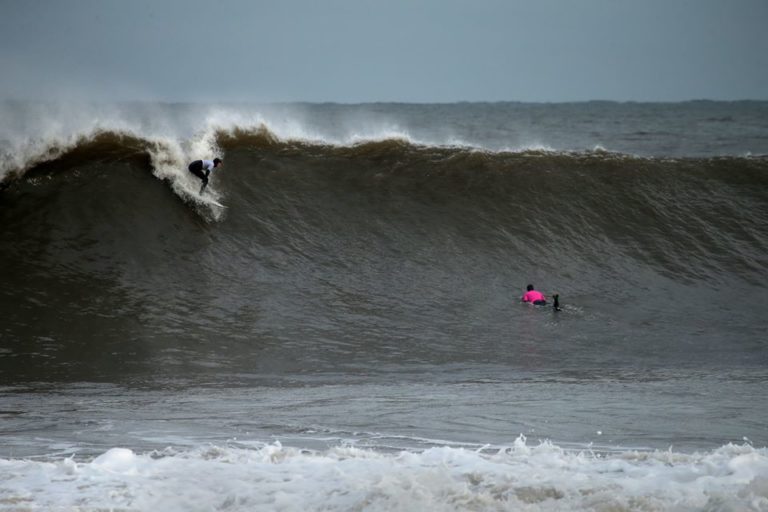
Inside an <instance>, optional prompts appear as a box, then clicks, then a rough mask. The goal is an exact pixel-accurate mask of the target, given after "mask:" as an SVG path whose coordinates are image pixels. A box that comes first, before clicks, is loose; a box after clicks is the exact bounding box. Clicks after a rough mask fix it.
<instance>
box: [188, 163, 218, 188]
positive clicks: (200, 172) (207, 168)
mask: <svg viewBox="0 0 768 512" xmlns="http://www.w3.org/2000/svg"><path fill="white" fill-rule="evenodd" d="M222 165H224V161H223V160H222V159H221V158H214V159H213V160H195V161H194V162H192V163H191V164H189V167H188V169H189V172H191V173H192V174H194V175H195V176H197V177H198V178H200V179H201V180H203V186H202V187H200V195H203V191H204V190H205V186H206V185H208V176H209V175H210V174H211V171H212V170H214V169H218V168H219V167H221V166H222Z"/></svg>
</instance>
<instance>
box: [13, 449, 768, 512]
mask: <svg viewBox="0 0 768 512" xmlns="http://www.w3.org/2000/svg"><path fill="white" fill-rule="evenodd" d="M0 473H1V474H2V475H3V481H2V485H0V508H2V507H4V506H5V507H7V506H23V507H25V508H29V509H41V510H42V509H45V510H69V509H78V510H83V509H85V510H89V509H113V508H114V509H120V510H123V509H125V510H137V511H144V510H147V511H149V510H164V511H168V512H173V511H190V510H234V511H240V510H243V511H245V510H249V511H250V510H297V511H303V510H438V511H439V510H445V511H452V510H531V511H534V510H536V511H548V510H670V509H674V510H701V509H705V510H709V509H711V510H768V450H766V449H764V448H763V449H758V448H754V447H752V446H749V445H740V446H736V445H726V446H723V447H721V448H719V449H716V450H713V451H711V452H706V453H694V454H683V453H675V452H672V451H666V452H658V451H657V452H624V453H616V454H610V455H602V456H601V455H598V454H594V453H591V452H583V451H582V452H574V451H568V450H564V449H562V448H560V447H558V446H556V445H553V444H551V443H548V442H544V443H541V444H539V445H535V446H533V445H528V444H527V443H526V442H525V439H524V438H522V437H521V438H519V439H517V440H516V441H515V442H514V443H513V444H512V445H511V446H509V447H507V448H504V449H501V450H498V451H497V452H494V453H483V452H481V451H473V450H468V449H463V448H455V447H438V448H432V449H428V450H425V451H422V452H409V451H405V452H399V453H380V452H375V451H370V450H361V449H358V448H354V447H344V446H340V447H336V448H331V449H328V450H325V451H319V452H318V451H309V450H301V449H297V448H287V447H283V446H281V445H280V444H279V443H275V444H268V445H262V446H261V447H259V448H256V449H244V448H242V447H215V446H210V447H201V448H198V449H194V450H189V451H175V450H171V449H168V450H165V451H164V452H161V453H157V452H154V453H149V454H137V453H134V452H133V451H131V450H128V449H125V448H113V449H111V450H109V451H107V452H106V453H104V454H102V455H100V456H98V457H96V458H95V459H93V460H91V461H83V462H75V461H74V460H72V459H63V460H56V461H50V462H38V461H28V460H0Z"/></svg>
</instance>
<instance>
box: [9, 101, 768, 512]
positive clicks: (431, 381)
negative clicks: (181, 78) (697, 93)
mask: <svg viewBox="0 0 768 512" xmlns="http://www.w3.org/2000/svg"><path fill="white" fill-rule="evenodd" d="M0 155H2V159H0V179H1V180H2V182H1V183H2V185H0V188H1V191H0V247H2V252H0V278H1V284H2V287H0V311H1V312H2V315H1V317H0V510H132V511H133V510H137V511H154V510H167V511H177V510H178V511H188V510H201V511H202V510H206V511H207V510H249V511H250V510H605V511H608V510H611V511H613V510H638V511H647V510H768V448H766V447H767V446H768V427H767V426H766V425H768V412H766V411H768V398H766V394H767V393H766V391H767V390H768V386H766V384H767V383H768V341H767V340H768V336H766V332H768V320H766V315H765V313H764V311H763V307H764V304H765V303H766V302H768V292H767V291H766V283H767V282H768V256H767V254H768V227H766V226H768V103H765V102H735V103H724V102H707V101H698V102H688V103H673V104H634V103H628V104H620V103H610V102H593V103H577V104H521V103H489V104H475V103H470V104H448V105H444V104H443V105H441V104H434V105H432V104H429V105H412V104H362V105H336V104H277V105H274V104H273V105H235V104H227V105H199V104H197V105H191V104H147V103H132V104H79V105H72V104H55V103H18V102H6V103H3V104H2V105H1V106H0ZM214 156H220V157H221V158H223V159H224V161H225V165H224V167H223V168H221V169H219V170H216V171H214V173H213V174H212V178H211V183H210V190H209V191H208V192H206V194H205V195H203V196H200V195H199V194H198V190H199V181H196V178H194V176H192V175H191V174H190V173H189V172H188V171H187V170H186V166H187V164H188V163H189V162H190V161H192V160H195V159H200V158H213V157H214ZM212 200H215V201H218V202H219V203H221V204H223V205H225V208H222V207H219V206H217V205H215V204H213V203H212ZM529 283H532V284H535V285H536V287H537V288H538V289H540V290H542V291H543V292H544V293H545V294H546V295H547V296H548V298H550V301H551V299H552V296H553V295H554V294H556V293H557V294H559V297H560V304H561V307H562V309H561V311H555V310H554V309H553V308H552V307H551V306H547V307H532V306H528V305H525V304H521V303H520V296H521V295H522V293H523V292H524V289H525V286H526V285H527V284H529Z"/></svg>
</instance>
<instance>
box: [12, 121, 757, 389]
mask: <svg viewBox="0 0 768 512" xmlns="http://www.w3.org/2000/svg"><path fill="white" fill-rule="evenodd" d="M209 139H210V147H215V148H216V149H217V151H219V152H220V153H219V154H224V155H226V168H225V170H222V171H216V173H215V175H214V178H213V179H212V185H211V189H212V190H213V192H212V193H213V194H214V195H215V197H218V198H219V199H220V200H221V201H223V202H224V203H225V204H226V206H227V207H228V209H226V210H224V209H221V208H217V207H213V206H210V205H207V204H205V203H201V202H200V200H199V199H198V198H197V192H196V190H197V188H196V187H195V186H194V184H193V180H192V178H191V177H190V176H188V174H189V173H188V172H187V171H185V170H184V161H183V160H180V158H179V157H178V155H176V156H173V155H174V153H173V151H170V150H169V149H168V147H166V146H162V144H159V143H158V142H157V141H156V140H154V139H148V138H141V137H137V136H134V135H129V134H126V133H123V132H101V133H98V134H96V135H94V136H93V137H90V138H86V139H83V140H80V141H78V142H77V143H76V144H75V145H74V146H73V147H72V148H71V149H68V150H66V151H64V152H62V153H61V154H60V155H58V156H57V157H56V158H53V159H52V160H49V161H46V162H43V163H39V164H37V165H36V166H34V167H32V168H31V169H29V170H28V171H27V172H26V174H24V178H22V179H18V180H15V181H12V182H11V184H10V185H9V186H8V188H7V190H5V192H4V193H3V207H2V209H1V211H0V214H1V215H2V219H0V220H1V221H2V224H3V227H4V229H3V240H2V242H3V246H4V247H5V250H4V251H3V257H2V262H0V263H2V266H3V268H4V269H6V271H7V272H8V274H7V275H8V278H7V280H6V282H7V283H8V286H7V287H6V292H5V294H4V299H3V300H4V302H5V304H4V307H5V309H6V310H7V311H10V315H8V318H9V319H10V320H11V327H10V328H9V329H8V330H7V335H6V336H7V337H8V338H9V339H10V340H11V342H12V343H21V340H26V339H28V338H29V337H30V336H32V337H36V336H45V334H44V333H45V332H48V330H49V329H50V330H52V331H53V332H59V331H60V329H62V328H65V324H66V321H65V319H66V318H69V317H70V315H73V314H74V315H78V316H81V315H83V314H84V312H87V313H88V314H87V317H88V319H87V320H86V322H96V323H97V324H98V325H102V326H103V327H107V328H109V329H112V328H117V329H118V331H116V332H115V340H114V343H115V344H117V345H121V344H122V343H123V335H124V334H125V333H124V332H123V331H122V329H123V328H125V327H126V326H127V328H128V329H129V330H136V333H135V335H136V336H137V337H138V338H143V337H144V336H150V337H151V338H154V337H156V336H161V337H173V336H175V335H176V334H177V333H179V332H183V333H184V334H185V335H188V336H191V337H193V338H199V339H200V340H209V336H212V335H214V333H215V336H216V337H219V336H225V337H229V336H231V337H235V338H237V339H250V338H251V337H256V338H259V339H263V340H271V342H273V343H278V344H280V345H281V346H282V344H285V343H288V344H296V343H299V344H300V345H302V346H303V344H305V343H306V344H309V345H311V346H312V347H317V346H319V345H314V344H313V343H314V341H318V343H321V344H322V343H330V344H331V345H332V346H334V347H336V349H338V350H340V351H341V352H339V353H336V352H334V351H329V352H321V353H315V352H314V351H315V349H314V348H313V349H311V350H309V352H308V353H307V354H312V356H311V357H313V358H317V359H313V361H315V362H313V363H312V364H313V365H315V364H316V363H317V362H318V361H322V362H324V365H327V367H328V368H331V367H333V366H335V365H336V364H337V363H338V360H337V359H336V357H337V356H339V354H346V355H345V356H344V357H347V356H349V357H350V358H351V359H352V360H357V359H358V358H362V360H368V363H370V361H371V360H380V359H383V360H395V361H397V360H398V358H400V357H405V358H406V359H411V358H415V360H433V359H435V358H438V359H441V358H444V359H445V360H447V361H451V360H466V359H470V360H472V359H479V360H487V359H490V358H494V359H495V358H502V359H504V356H503V355H499V351H498V350H496V349H493V350H490V351H488V350H487V349H486V348H481V347H483V346H484V344H486V343H491V344H492V345H493V344H496V343H499V342H500V340H502V339H505V338H506V336H507V335H506V334H505V333H506V332H507V331H508V329H509V327H510V321H512V320H511V318H514V317H516V316H519V315H522V314H524V312H522V311H520V310H519V309H516V308H515V303H516V301H517V298H518V297H519V295H520V294H521V290H523V288H524V286H525V285H526V284H527V283H528V282H533V283H535V284H536V285H537V286H540V287H542V288H543V290H544V291H545V293H546V294H548V295H551V293H552V292H555V291H558V292H560V293H561V294H562V296H563V298H564V299H565V301H566V302H567V303H568V304H569V305H570V307H571V308H573V309H572V311H571V314H572V315H573V316H574V317H575V318H578V322H579V325H580V329H584V331H583V332H579V330H578V329H577V330H576V331H574V332H570V333H566V332H563V333H560V334H559V335H562V336H565V337H566V338H569V337H571V336H573V337H576V338H578V337H581V336H587V337H589V338H592V339H594V338H599V339H602V338H605V339H608V338H610V339H613V338H615V337H617V336H618V337H626V339H627V340H628V341H627V343H626V344H623V345H620V346H619V347H614V348H616V350H617V352H618V353H619V354H622V353H624V351H626V352H627V353H628V354H630V357H629V359H627V360H630V361H631V360H634V359H633V358H634V357H636V356H638V357H641V358H642V359H643V360H645V361H648V362H650V363H653V364H660V363H661V362H662V361H665V362H666V363H665V364H678V363H680V362H684V361H689V362H690V361H691V359H690V354H689V350H690V344H694V345H695V346H696V347H697V349H696V351H695V352H696V354H697V355H696V356H695V357H694V358H693V359H694V360H697V359H698V358H700V359H701V361H699V362H702V361H704V362H707V361H709V362H713V361H717V360H720V359H719V358H722V357H725V358H727V359H728V360H732V361H735V362H745V361H750V360H753V358H754V357H758V358H760V360H761V361H762V360H763V359H764V357H765V354H764V353H763V352H762V351H758V352H756V350H757V349H758V348H759V347H762V341H759V340H761V339H762V334H759V333H762V329H763V327H765V324H764V322H763V321H762V320H760V318H762V315H761V314H759V310H760V308H761V300H760V299H761V298H764V283H765V280H766V277H767V276H768V258H766V254H768V240H767V239H766V232H765V226H766V225H768V159H766V158H765V157H735V156H723V157H710V158H648V157H636V156H628V155H624V154H618V153H611V152H607V151H604V150H599V151H590V152H556V151H543V150H527V151H522V152H506V151H500V152H492V151H484V150H477V149H472V148H464V147H440V146H425V145H419V144H414V143H412V142H409V141H407V140H402V139H384V140H376V141H370V142H361V143H357V144H352V145H347V146H343V145H341V146H340V145H332V144H327V143H315V142H308V141H305V140H283V139H281V138H279V137H277V136H276V135H275V134H274V133H273V132H271V131H269V130H268V129H267V128H266V127H263V126H262V127H260V128H256V129H249V130H246V129H240V128H237V129H233V130H226V131H224V130H218V131H215V132H213V133H212V135H210V137H209ZM158 147H159V149H158ZM180 154H181V153H180ZM163 155H165V156H168V155H171V156H173V157H172V158H171V157H169V158H167V159H165V160H163ZM158 169H160V170H158ZM153 175H154V176H153ZM156 177H162V178H163V179H162V180H157V179H156ZM180 184H186V185H184V187H182V186H181V185H180ZM169 185H170V186H169ZM171 191H176V192H177V194H178V195H174V194H173V193H172V192H171ZM179 191H181V192H182V193H179ZM190 191H194V192H190ZM179 199H182V200H179ZM211 221H213V223H211ZM73 286H82V288H81V289H80V293H81V295H80V296H79V297H77V298H74V297H70V295H71V293H72V292H71V290H72V287H73ZM65 297H66V298H65ZM566 298H567V299H566ZM19 300H23V301H31V304H33V306H32V307H31V308H27V307H20V306H19V304H18V301H19ZM149 303H153V304H161V305H162V307H161V308H159V309H157V308H150V309H148V304H149ZM35 304H36V305H37V306H35ZM42 304H46V305H50V306H51V307H50V309H49V310H46V314H45V319H44V321H42V322H40V321H39V318H38V316H36V315H38V314H39V310H38V306H40V305H42ZM131 311H132V312H134V313H138V314H140V315H141V316H142V317H145V319H144V320H142V321H141V323H140V324H135V323H134V322H133V321H131V320H130V319H129V318H128V315H129V314H130V313H129V312H131ZM510 315H511V317H510ZM114 317H117V319H118V320H119V321H117V323H116V324H113V323H112V322H111V321H107V320H99V319H104V318H113V319H114ZM574 321H576V320H575V319H574ZM123 322H125V323H126V324H125V325H123ZM47 324H50V325H47ZM148 325H151V326H152V327H151V328H149V330H148V332H147V331H146V330H145V329H146V328H147V326H148ZM118 326H119V327H118ZM532 335H533V336H534V337H536V336H546V335H547V334H546V333H543V332H541V333H535V334H532ZM103 337H104V333H103V332H100V334H99V339H98V340H95V339H94V340H91V341H92V342H93V343H102V342H103ZM646 337H647V338H648V339H647V340H646V342H644V343H641V344H638V343H637V342H636V340H637V339H638V338H640V339H645V338H646ZM78 338H79V339H80V342H82V339H83V338H85V339H87V338H88V335H87V334H86V335H84V336H83V337H80V336H78ZM107 338H109V337H107ZM734 338H735V340H734ZM412 339H418V340H420V341H419V344H418V346H410V345H409V341H408V340H412ZM313 340H314V341H313ZM470 340H471V342H472V343H471V344H469V345H467V342H468V341H470ZM670 340H676V341H675V342H674V343H670ZM681 340H682V341H681ZM723 340H728V341H727V342H726V341H723ZM170 343H172V342H170ZM205 343H208V341H205ZM347 343H350V344H353V345H358V344H359V345H360V346H361V347H364V348H363V349H362V352H360V351H358V350H355V351H353V353H352V354H347V353H346V352H345V349H344V348H343V347H344V345H345V344H347ZM649 343H650V344H649ZM653 347H655V348H656V349H658V350H653V349H652V348H653ZM726 347H727V348H726ZM609 355H610V354H608V353H603V354H601V353H600V352H598V351H593V352H591V353H589V351H588V354H586V355H585V357H586V359H587V361H588V362H589V364H596V365H599V364H602V363H604V361H605V360H606V357H609ZM613 355H615V354H613ZM613 355H610V357H613ZM369 356H370V357H372V358H373V359H367V358H368V357H369ZM228 357H233V358H234V360H235V361H238V360H239V358H238V357H237V356H236V352H234V353H231V354H228V356H226V357H225V358H228ZM308 357H310V356H309V355H308ZM678 357H680V358H683V360H684V361H678V360H677V359H676V358H678ZM76 359H77V360H76V361H75V362H74V364H76V366H83V367H85V368H90V369H92V370H93V369H95V368H97V367H98V366H99V364H101V363H100V362H99V361H91V360H80V359H79V358H77V357H76ZM619 359H620V360H621V359H624V358H623V357H619ZM48 363H50V364H53V365H54V366H56V365H57V364H58V363H62V364H66V365H69V364H72V363H73V362H72V361H70V359H69V358H68V357H66V358H64V360H59V359H58V358H54V359H53V360H52V361H49V362H47V363H46V364H48ZM368 363H366V364H368ZM557 364H566V365H567V363H557ZM321 366H323V364H321ZM33 367H35V365H33ZM18 372H19V370H18V369H14V370H12V371H11V370H9V369H7V368H6V375H14V374H18Z"/></svg>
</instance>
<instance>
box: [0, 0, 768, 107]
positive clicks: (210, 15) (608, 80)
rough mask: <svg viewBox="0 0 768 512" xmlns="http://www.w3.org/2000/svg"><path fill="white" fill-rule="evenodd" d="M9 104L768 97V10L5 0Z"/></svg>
mask: <svg viewBox="0 0 768 512" xmlns="http://www.w3.org/2000/svg"><path fill="white" fill-rule="evenodd" d="M0 69H2V79H0V97H3V98H8V97H11V98H34V99H46V98H57V99H61V98H78V99H97V100H109V99H159V100H170V101H174V100H177V101H234V100H251V101H336V102H361V101H406V102H443V101H461V100H467V101H496V100H511V101H578V100H590V99H607V100H636V101H649V100H651V101H652V100H661V101H676V100H686V99H699V98H709V99H768V0H720V1H715V0H536V1H535V0H507V1H493V0H474V1H470V0H463V1H459V0H411V1H406V0H386V1H385V0H380V1H370V0H358V1H354V0H327V1H320V0H317V1H312V0H281V1H274V2H267V1H255V0H254V1H247V0H217V1H210V2H208V1H205V2H204V1H195V0H184V1H182V0H125V1H119V0H49V1H41V0H0Z"/></svg>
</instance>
